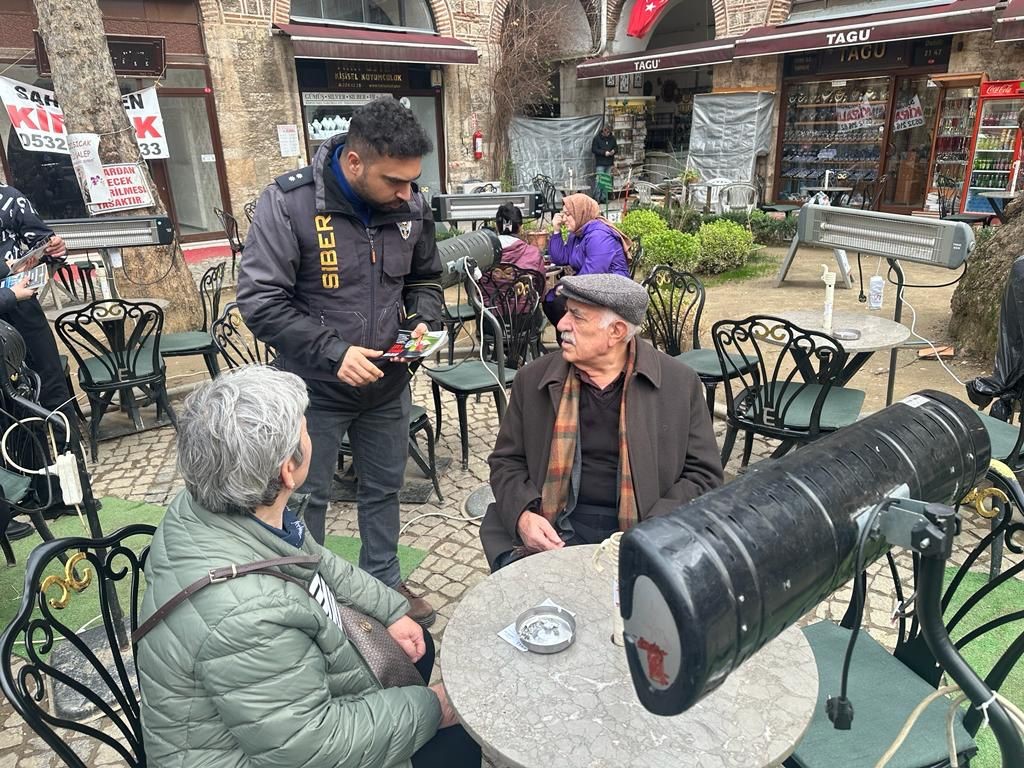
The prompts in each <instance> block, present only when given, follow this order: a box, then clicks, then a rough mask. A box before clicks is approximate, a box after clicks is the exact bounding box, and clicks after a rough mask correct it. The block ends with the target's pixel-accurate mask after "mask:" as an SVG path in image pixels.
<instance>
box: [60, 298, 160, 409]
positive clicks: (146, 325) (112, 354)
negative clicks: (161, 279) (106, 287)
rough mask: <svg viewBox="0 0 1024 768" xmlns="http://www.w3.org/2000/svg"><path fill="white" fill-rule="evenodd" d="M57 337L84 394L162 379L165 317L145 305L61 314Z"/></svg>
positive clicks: (113, 304) (99, 304)
mask: <svg viewBox="0 0 1024 768" xmlns="http://www.w3.org/2000/svg"><path fill="white" fill-rule="evenodd" d="M54 327H55V328H56V330H57V335H58V336H59V337H60V339H61V341H63V342H64V344H65V346H66V347H67V348H68V351H69V352H71V354H72V355H73V356H74V358H75V360H76V361H78V370H79V377H80V380H81V382H82V386H83V388H85V389H93V390H95V389H104V390H105V389H109V388H110V386H111V384H117V383H127V382H131V381H137V382H145V381H149V380H151V379H154V378H160V377H162V376H163V367H164V366H163V360H162V358H161V357H160V335H161V333H162V332H163V327H164V313H163V310H162V309H160V307H158V306H157V305H156V304H153V303H151V302H148V301H139V302H132V301H127V300H125V299H101V300H99V301H94V302H92V303H91V304H89V305H87V306H85V307H82V308H80V309H73V310H69V311H68V312H65V313H64V314H62V315H61V316H60V317H58V318H57V320H56V321H55V323H54Z"/></svg>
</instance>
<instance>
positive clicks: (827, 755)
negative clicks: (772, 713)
mask: <svg viewBox="0 0 1024 768" xmlns="http://www.w3.org/2000/svg"><path fill="white" fill-rule="evenodd" d="M803 633H804V636H805V637H806V638H807V640H808V642H809V643H810V644H811V649H812V650H813V651H814V661H815V663H816V664H817V667H818V706H817V707H815V709H814V716H813V717H812V718H811V724H810V726H808V728H807V733H806V734H805V735H804V738H803V740H802V741H801V742H800V743H799V744H798V745H797V748H796V751H795V752H794V753H793V758H792V759H793V761H794V762H795V763H796V764H797V765H799V766H801V768H873V766H874V765H875V763H876V762H877V761H878V758H880V757H881V756H882V754H883V753H884V752H885V751H886V750H887V749H888V748H889V745H890V744H892V742H893V740H895V738H896V735H897V734H898V733H899V732H900V729H902V728H903V723H904V722H905V721H906V719H907V717H908V716H909V715H910V713H911V712H912V711H913V709H914V707H916V706H917V705H918V704H919V703H920V702H921V700H922V699H924V698H925V697H926V696H928V695H929V694H931V693H934V692H935V689H934V688H932V687H931V686H930V685H928V683H926V682H925V681H924V680H922V679H921V678H920V677H918V676H917V675H916V674H914V672H912V671H911V670H910V669H909V668H908V667H906V666H905V665H904V664H903V663H902V662H901V661H900V660H899V659H897V658H896V657H894V656H893V655H892V654H891V653H889V652H888V651H887V650H885V648H883V647H882V646H881V645H880V644H879V643H878V642H877V641H876V640H875V639H874V638H872V637H871V636H870V635H868V634H867V632H861V633H860V634H859V635H858V636H857V645H856V647H855V648H854V651H853V661H852V663H851V666H850V678H849V687H848V689H847V695H848V697H849V699H850V702H851V703H852V704H853V727H852V728H851V729H850V730H848V731H837V730H835V728H833V727H832V723H830V722H829V720H828V716H827V715H826V714H825V700H826V698H827V697H828V696H830V695H831V696H838V695H839V691H840V678H841V676H842V671H843V657H844V655H845V654H846V644H847V642H848V641H849V639H850V630H848V629H843V628H842V627H841V626H839V625H838V624H835V623H833V622H831V621H822V622H819V623H817V624H812V625H810V626H809V627H805V628H804V629H803ZM949 704H950V700H949V699H945V698H942V699H938V700H937V701H933V702H932V703H931V705H930V706H929V707H928V708H927V709H926V710H925V711H924V712H923V713H922V715H921V717H920V718H919V719H918V721H917V723H916V724H915V725H914V728H913V730H911V732H910V736H908V737H907V740H906V741H904V742H903V746H901V747H900V749H899V751H898V752H897V753H896V754H895V755H894V756H893V759H892V761H891V762H890V763H889V764H888V766H887V768H923V766H930V765H938V764H945V763H944V761H945V760H948V753H947V752H946V712H947V711H948V710H949ZM954 729H955V731H956V745H957V751H958V752H959V753H960V754H961V755H965V756H969V755H973V754H974V752H975V751H976V749H977V748H976V747H975V744H974V739H972V738H971V736H970V734H969V733H967V730H966V729H965V728H964V726H963V717H962V715H958V716H957V718H956V724H955V726H954Z"/></svg>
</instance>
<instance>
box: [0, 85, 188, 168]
mask: <svg viewBox="0 0 1024 768" xmlns="http://www.w3.org/2000/svg"><path fill="white" fill-rule="evenodd" d="M0 101H3V103H4V108H5V109H6V110H7V117H8V118H10V121H11V127H12V128H13V129H14V132H15V133H16V134H17V136H18V141H20V142H21V146H22V147H24V148H25V149H27V150H28V151H29V152H53V153H58V154H62V155H67V154H70V152H69V151H68V138H67V134H66V133H65V132H64V111H63V110H62V109H61V108H60V104H59V103H58V102H57V97H56V96H55V95H54V93H53V91H48V90H46V89H45V88H37V87H36V86H34V85H29V84H28V83H22V82H20V81H18V80H11V79H10V78H6V77H0ZM121 103H122V105H124V111H125V113H127V115H128V120H129V122H130V123H131V125H132V127H133V128H134V129H135V140H136V142H138V145H139V154H141V155H142V157H144V158H145V159H147V160H155V159H159V158H168V157H170V156H171V155H170V152H169V151H168V149H167V134H166V133H165V132H164V119H163V116H162V115H161V114H160V104H159V102H158V100H157V95H156V88H152V87H150V88H144V89H143V90H141V91H136V92H135V93H126V94H124V95H123V96H122V97H121Z"/></svg>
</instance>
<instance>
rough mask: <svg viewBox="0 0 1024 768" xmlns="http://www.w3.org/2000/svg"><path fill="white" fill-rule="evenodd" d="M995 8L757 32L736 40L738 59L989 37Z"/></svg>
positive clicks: (917, 11) (961, 3)
mask: <svg viewBox="0 0 1024 768" xmlns="http://www.w3.org/2000/svg"><path fill="white" fill-rule="evenodd" d="M995 8H996V2H995V0H954V1H953V2H950V3H945V4H944V5H933V6H930V7H928V8H910V9H906V10H902V11H891V12H889V13H873V14H871V15H870V16H854V17H852V18H847V19H834V20H832V21H809V22H805V23H803V24H777V25H774V26H768V27H755V28H754V29H751V30H750V31H748V32H747V33H746V34H745V35H743V36H742V37H740V38H739V39H737V40H736V52H735V58H737V59H740V58H747V57H750V56H766V55H773V54H781V53H794V52H796V51H813V50H817V49H819V48H841V47H844V46H847V45H859V44H864V43H885V42H890V41H894V40H913V39H915V38H920V37H934V36H936V35H952V34H957V33H959V32H984V31H987V30H990V29H992V12H993V11H994V10H995Z"/></svg>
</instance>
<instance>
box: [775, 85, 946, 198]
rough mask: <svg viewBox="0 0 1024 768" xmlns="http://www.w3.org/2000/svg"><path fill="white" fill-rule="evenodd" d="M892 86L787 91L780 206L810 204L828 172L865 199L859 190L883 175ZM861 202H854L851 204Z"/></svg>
mask: <svg viewBox="0 0 1024 768" xmlns="http://www.w3.org/2000/svg"><path fill="white" fill-rule="evenodd" d="M890 83H891V79H890V78H888V77H869V78H848V79H845V80H825V81H820V82H809V83H792V84H790V85H789V87H788V88H787V89H786V94H785V97H784V102H783V109H784V114H785V124H784V126H783V139H782V151H781V153H780V167H779V181H778V195H777V198H778V199H779V200H798V201H802V200H804V199H806V198H807V196H808V195H807V192H806V189H807V187H816V186H821V185H823V184H824V182H825V176H826V171H828V172H829V174H828V178H829V183H830V184H832V185H833V186H849V187H852V188H853V189H854V193H853V194H854V196H856V195H858V194H864V192H862V191H861V190H864V189H865V188H866V185H867V183H870V182H873V181H875V180H876V179H877V178H878V175H879V166H880V162H881V145H882V136H883V133H884V131H885V121H886V109H887V105H888V102H889V87H890ZM924 162H925V164H926V165H927V162H928V158H927V152H925V159H924ZM860 202H861V201H859V200H856V199H851V200H850V201H849V204H852V205H857V206H859V205H860Z"/></svg>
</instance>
